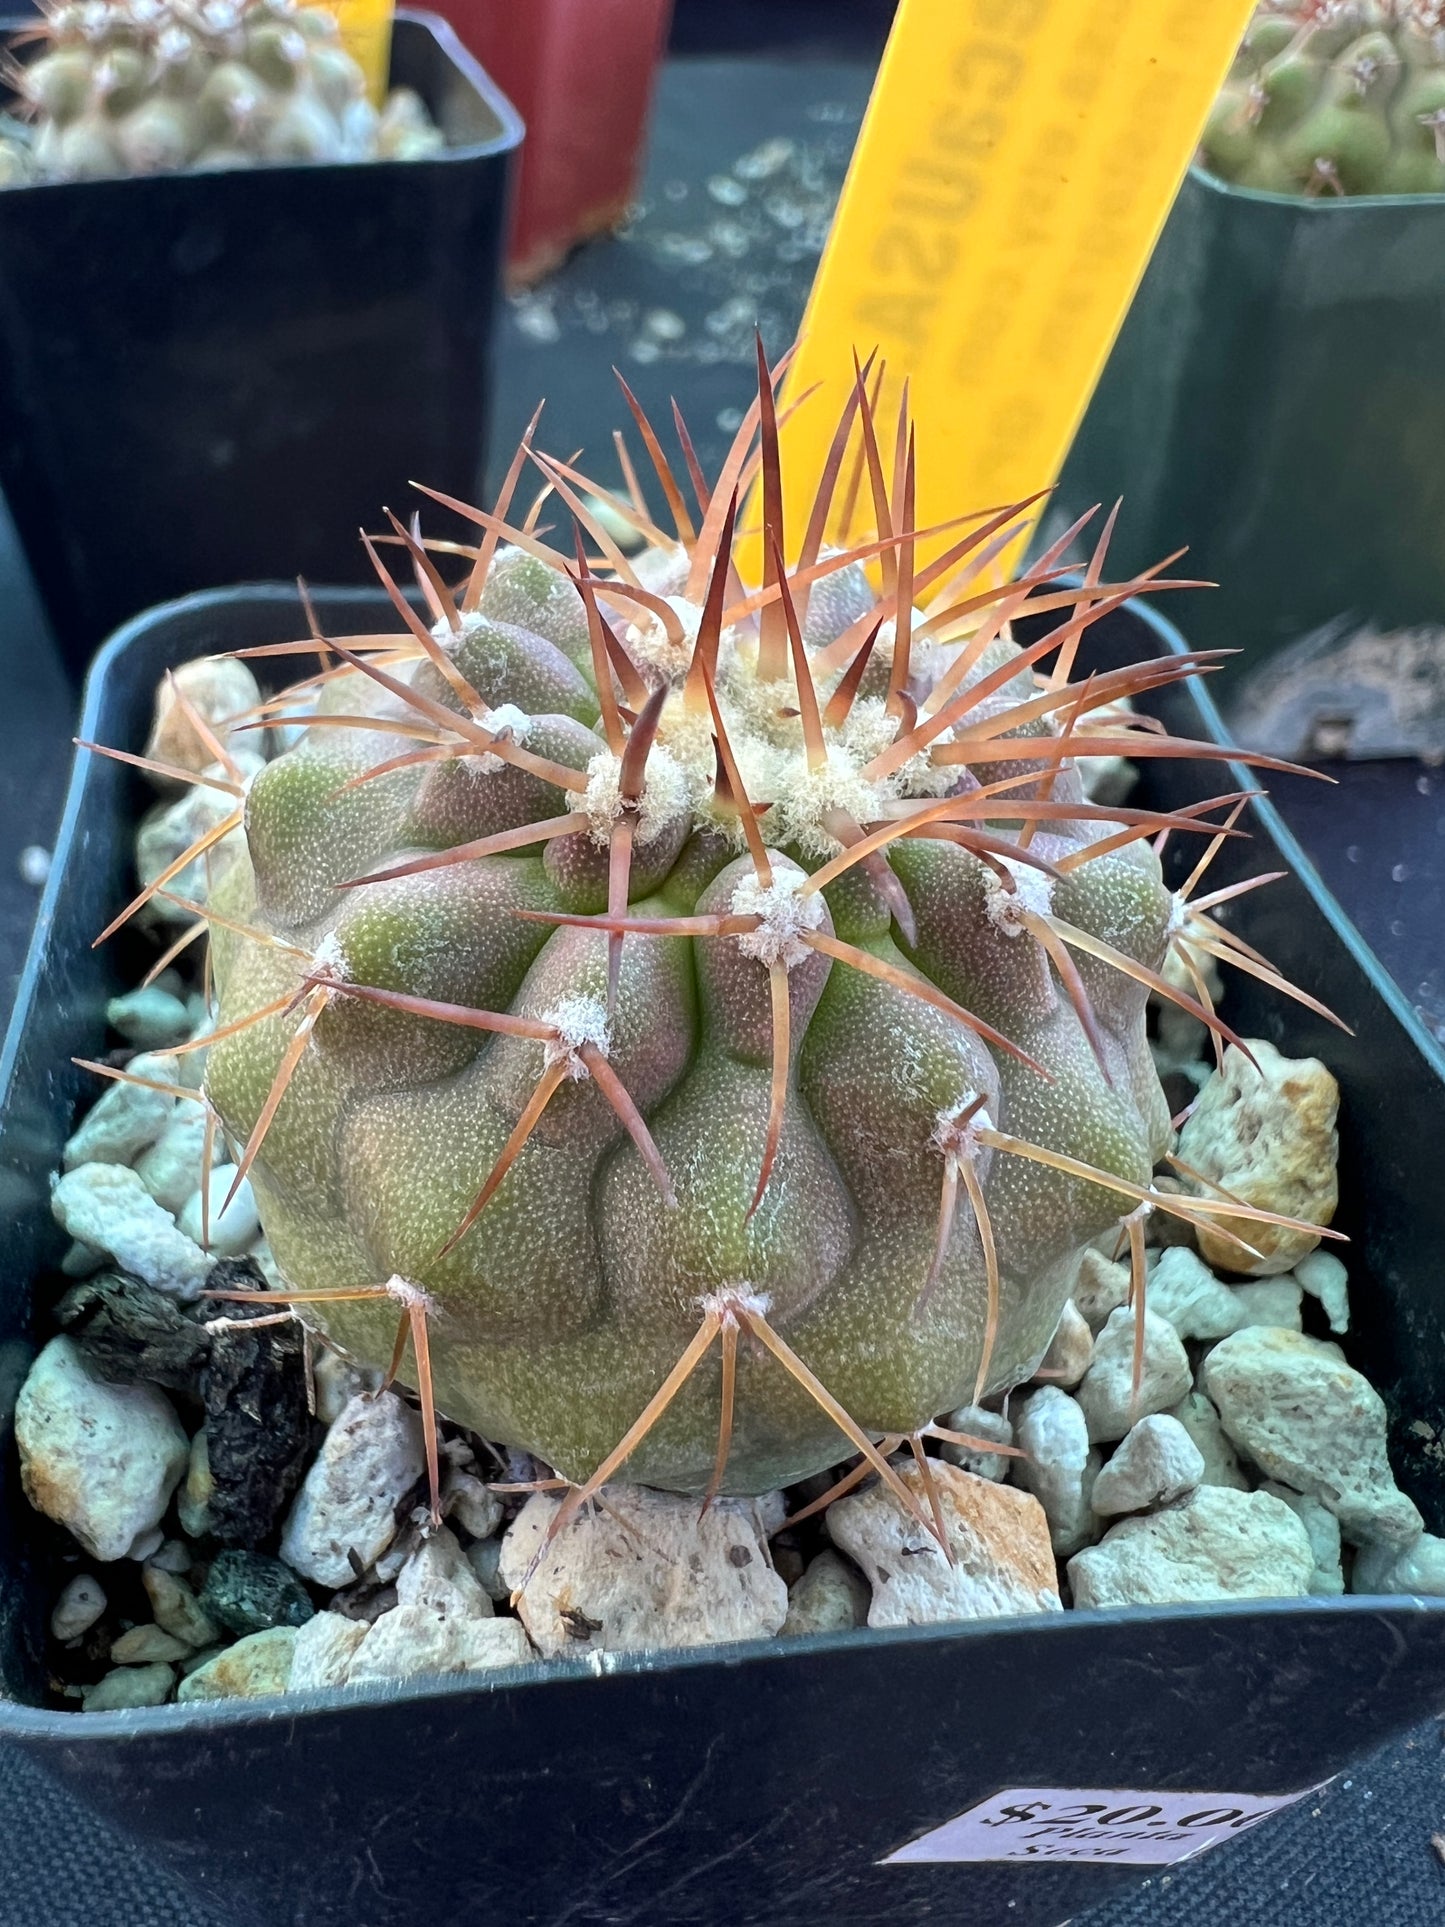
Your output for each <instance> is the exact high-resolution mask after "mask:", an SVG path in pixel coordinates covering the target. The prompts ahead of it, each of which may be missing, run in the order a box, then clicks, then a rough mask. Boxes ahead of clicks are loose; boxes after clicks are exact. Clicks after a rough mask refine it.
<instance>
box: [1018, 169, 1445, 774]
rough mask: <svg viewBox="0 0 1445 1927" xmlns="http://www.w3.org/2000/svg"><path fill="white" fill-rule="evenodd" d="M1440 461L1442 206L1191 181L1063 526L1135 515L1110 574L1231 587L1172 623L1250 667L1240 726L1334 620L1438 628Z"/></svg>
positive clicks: (1443, 529) (1196, 172) (1443, 562)
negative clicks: (1280, 662)
mask: <svg viewBox="0 0 1445 1927" xmlns="http://www.w3.org/2000/svg"><path fill="white" fill-rule="evenodd" d="M1442 447H1445V195H1410V196H1400V197H1392V198H1367V197H1360V198H1351V199H1338V198H1333V197H1326V196H1321V197H1320V198H1319V199H1316V200H1306V199H1303V198H1302V197H1300V196H1297V195H1282V194H1269V193H1261V192H1258V191H1255V190H1253V189H1248V188H1238V187H1232V186H1229V185H1227V184H1225V183H1224V182H1222V181H1219V180H1217V179H1216V178H1214V177H1213V176H1212V175H1210V174H1208V173H1206V172H1204V171H1203V170H1202V169H1200V168H1194V169H1192V170H1191V172H1190V173H1189V174H1188V176H1187V177H1186V179H1185V181H1184V184H1183V187H1182V188H1181V190H1180V193H1179V197H1178V200H1177V201H1176V203H1175V205H1174V209H1173V211H1172V213H1171V214H1170V216H1169V220H1168V223H1167V224H1166V226H1165V229H1164V233H1163V236H1162V238H1161V240H1160V243H1159V246H1158V248H1157V250H1156V252H1155V254H1154V257H1153V260H1152V261H1151V263H1150V265H1149V269H1148V271H1147V273H1146V275H1145V277H1144V281H1143V284H1142V286H1141V287H1140V290H1139V293H1138V295H1137V297H1136V299H1135V301H1134V305H1133V307H1132V309H1131V310H1130V313H1129V316H1128V319H1127V320H1126V322H1125V324H1124V328H1123V331H1122V333H1121V334H1120V337H1119V340H1118V343H1117V345H1116V347H1115V349H1114V352H1113V355H1112V357H1111V358H1110V360H1109V363H1108V365H1107V367H1106V369H1105V372H1104V375H1103V378H1102V380H1101V382H1100V385H1099V388H1098V391H1097V393H1096V394H1095V396H1094V400H1093V402H1092V404H1091V406H1090V408H1089V411H1088V414H1087V416H1086V418H1085V420H1084V423H1083V426H1082V428H1081V430H1080V432H1079V436H1078V438H1077V440H1076V442H1075V445H1074V448H1073V451H1072V453H1071V455H1070V457H1069V460H1068V464H1067V466H1066V469H1065V472H1064V477H1063V481H1062V485H1061V488H1060V490H1059V495H1058V498H1057V507H1056V508H1055V509H1054V511H1053V512H1052V513H1051V516H1050V518H1049V521H1050V525H1051V526H1052V524H1053V521H1054V516H1055V515H1057V516H1059V517H1061V518H1062V519H1060V520H1059V522H1058V526H1059V527H1060V528H1062V527H1063V526H1065V525H1066V524H1067V521H1068V520H1069V519H1071V518H1072V516H1073V515H1075V514H1077V513H1078V512H1079V511H1080V510H1081V509H1082V508H1085V507H1087V506H1088V505H1089V504H1090V503H1091V502H1094V501H1097V500H1099V499H1101V497H1102V498H1103V499H1107V500H1112V499H1113V498H1114V496H1115V495H1118V494H1120V493H1122V494H1123V496H1124V498H1125V507H1126V510H1127V513H1126V514H1125V515H1124V516H1123V518H1122V519H1121V522H1120V527H1119V540H1118V542H1117V543H1116V544H1115V546H1114V548H1113V550H1112V551H1111V555H1110V566H1111V567H1116V566H1117V567H1120V568H1122V569H1124V570H1132V569H1134V568H1138V567H1142V566H1147V564H1149V563H1151V562H1154V561H1156V560H1157V559H1158V558H1159V557H1160V556H1162V555H1167V554H1168V553H1170V552H1171V551H1172V550H1174V549H1176V548H1178V547H1179V546H1180V545H1181V544H1182V543H1185V542H1187V543H1189V545H1190V554H1189V569H1190V573H1191V574H1195V575H1202V576H1205V577H1207V578H1209V579H1210V580H1212V581H1217V582H1219V583H1220V584H1221V585H1222V587H1221V588H1219V589H1217V590H1214V591H1212V592H1211V593H1210V594H1208V595H1204V594H1193V595H1189V596H1186V597H1185V598H1184V599H1183V600H1182V601H1180V602H1179V603H1178V605H1177V613H1178V617H1179V621H1180V624H1181V626H1182V627H1183V628H1184V629H1185V630H1186V631H1187V632H1188V634H1189V636H1190V638H1191V640H1192V641H1193V642H1194V644H1195V645H1196V646H1197V647H1201V648H1203V647H1211V646H1214V645H1224V646H1227V647H1230V648H1237V649H1240V650H1242V651H1243V654H1242V655H1241V657H1240V658H1239V659H1238V660H1237V661H1236V662H1235V663H1234V664H1232V665H1227V666H1226V667H1225V669H1224V671H1223V672H1222V673H1221V674H1220V675H1219V676H1217V677H1216V678H1214V679H1213V684H1214V687H1215V689H1216V693H1217V694H1218V695H1219V701H1220V706H1221V708H1222V709H1223V711H1224V714H1225V717H1226V719H1227V720H1229V721H1230V722H1231V724H1234V723H1236V721H1237V719H1239V718H1241V717H1242V715H1243V712H1244V710H1245V707H1246V705H1247V703H1248V700H1249V697H1248V685H1249V683H1250V680H1251V677H1252V676H1253V675H1254V674H1255V672H1257V671H1258V670H1259V669H1260V667H1261V665H1265V664H1267V663H1268V661H1269V660H1270V659H1271V658H1272V657H1273V656H1275V655H1276V654H1277V652H1279V651H1280V650H1282V649H1283V648H1285V647H1286V646H1287V645H1288V644H1290V643H1293V642H1296V641H1298V640H1299V639H1301V638H1303V637H1305V636H1306V635H1309V634H1312V633H1313V632H1314V631H1316V630H1318V629H1320V628H1321V627H1323V626H1324V625H1326V624H1330V623H1332V622H1333V621H1334V619H1335V618H1337V617H1352V618H1354V619H1355V621H1356V622H1363V621H1369V622H1372V623H1375V624H1378V625H1379V626H1381V627H1384V628H1398V627H1404V626H1407V625H1411V624H1424V623H1442V622H1445V463H1442V461H1441V459H1440V450H1441V448H1442ZM1171 606H1173V605H1171ZM1344 626H1349V625H1344ZM1434 673H1435V675H1436V678H1437V680H1438V679H1439V676H1440V671H1439V670H1438V668H1437V670H1436V671H1435V672H1434ZM1347 707H1349V704H1348V699H1347ZM1403 707H1410V705H1403ZM1414 707H1416V708H1418V704H1416V705H1414ZM1441 708H1442V704H1441V702H1440V700H1439V696H1438V692H1437V696H1436V702H1435V716H1436V722H1437V727H1438V725H1439V717H1440V711H1441ZM1334 720H1335V721H1336V722H1337V723H1339V724H1343V725H1346V726H1348V725H1349V724H1350V723H1351V722H1352V721H1360V720H1362V719H1361V718H1358V717H1351V716H1350V715H1345V716H1341V717H1338V718H1335V719H1334ZM1396 722H1397V723H1398V718H1397V719H1396ZM1405 746H1407V745H1398V747H1405ZM1362 749H1363V746H1362ZM1363 753H1366V754H1368V753H1370V752H1369V750H1368V749H1363Z"/></svg>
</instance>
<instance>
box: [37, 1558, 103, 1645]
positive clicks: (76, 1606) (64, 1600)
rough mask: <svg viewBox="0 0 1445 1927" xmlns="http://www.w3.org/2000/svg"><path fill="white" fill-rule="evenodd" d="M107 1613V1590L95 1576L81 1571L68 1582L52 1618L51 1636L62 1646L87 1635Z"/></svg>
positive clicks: (56, 1604) (56, 1603)
mask: <svg viewBox="0 0 1445 1927" xmlns="http://www.w3.org/2000/svg"><path fill="white" fill-rule="evenodd" d="M104 1611H105V1589H104V1587H103V1586H102V1585H101V1583H100V1581H99V1580H98V1579H97V1578H96V1577H95V1575H94V1573H89V1572H78V1573H76V1575H75V1577H74V1578H73V1579H70V1580H67V1582H66V1584H65V1587H64V1589H63V1590H62V1592H61V1595H60V1597H59V1599H57V1600H56V1602H55V1610H54V1611H53V1612H52V1613H51V1615H50V1637H51V1638H52V1639H58V1640H59V1641H60V1643H61V1644H62V1645H64V1644H65V1642H66V1640H68V1639H79V1638H80V1635H81V1634H82V1633H88V1632H89V1631H90V1629H91V1627H92V1626H93V1625H94V1624H95V1622H96V1621H97V1620H98V1619H99V1618H100V1616H101V1614H102V1613H103V1612H104Z"/></svg>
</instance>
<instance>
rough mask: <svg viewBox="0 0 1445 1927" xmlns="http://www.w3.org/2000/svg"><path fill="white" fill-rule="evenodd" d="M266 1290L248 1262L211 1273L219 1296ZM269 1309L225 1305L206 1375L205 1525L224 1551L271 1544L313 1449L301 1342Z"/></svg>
mask: <svg viewBox="0 0 1445 1927" xmlns="http://www.w3.org/2000/svg"><path fill="white" fill-rule="evenodd" d="M262 1282H263V1281H262V1278H261V1275H260V1273H259V1271H258V1270H257V1269H256V1266H255V1265H254V1263H253V1262H252V1261H251V1260H250V1259H249V1258H223V1259H221V1260H220V1262H219V1263H218V1264H217V1266H216V1268H215V1270H214V1272H213V1273H212V1274H211V1284H212V1286H213V1288H214V1289H215V1290H217V1291H237V1292H241V1291H244V1292H259V1291H260V1289H261V1286H262ZM271 1309H272V1308H271V1306H270V1305H268V1304H267V1303H266V1302H265V1301H264V1300H261V1301H259V1302H255V1303H248V1302H246V1301H245V1300H244V1299H232V1300H229V1301H228V1302H227V1304H226V1311H225V1317H226V1320H227V1322H226V1325H225V1326H224V1328H223V1329H221V1330H219V1331H217V1332H216V1333H215V1335H214V1338H213V1340H212V1345H211V1356H210V1360H209V1362H208V1364H207V1366H206V1369H205V1372H204V1373H203V1374H202V1377H201V1396H202V1400H203V1402H204V1404H205V1408H206V1468H207V1473H208V1475H209V1478H210V1482H211V1491H210V1496H209V1498H208V1499H207V1502H206V1520H207V1525H208V1529H209V1531H210V1532H211V1534H212V1536H213V1537H214V1538H217V1539H219V1540H220V1541H221V1543H222V1544H223V1545H228V1546H247V1547H250V1548H252V1549H254V1548H255V1547H257V1546H259V1545H260V1544H261V1543H262V1542H263V1541H265V1540H267V1539H269V1538H270V1536H271V1534H272V1532H273V1530H274V1528H275V1525H276V1521H277V1519H278V1518H279V1517H280V1515H281V1511H282V1508H283V1507H284V1506H285V1504H286V1502H287V1501H288V1500H289V1499H290V1497H291V1495H292V1493H293V1492H294V1491H295V1490H296V1488H297V1486H298V1485H299V1483H300V1481H301V1475H302V1472H303V1471H304V1469H305V1465H306V1460H307V1457H308V1455H309V1453H310V1450H311V1443H312V1434H313V1428H312V1424H311V1414H310V1412H309V1411H308V1409H307V1402H306V1339H305V1334H304V1332H303V1330H302V1328H301V1326H300V1324H299V1323H297V1322H296V1320H294V1319H288V1320H286V1321H285V1322H283V1323H282V1324H279V1325H273V1324H269V1323H267V1322H265V1321H266V1319H267V1317H268V1315H269V1314H270V1312H271ZM253 1321H258V1322H254V1329H253Z"/></svg>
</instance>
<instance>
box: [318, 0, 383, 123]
mask: <svg viewBox="0 0 1445 1927" xmlns="http://www.w3.org/2000/svg"><path fill="white" fill-rule="evenodd" d="M331 10H332V12H333V13H334V14H335V15H336V22H337V25H338V26H339V27H340V28H341V44H342V45H343V46H344V47H345V49H346V51H347V52H348V53H349V54H350V55H351V58H352V59H353V60H354V61H355V62H356V64H357V66H358V67H360V69H361V71H362V72H363V73H364V74H365V75H366V91H367V93H368V94H369V95H370V97H371V104H372V105H373V107H380V106H381V104H382V102H383V101H384V100H385V99H386V87H387V77H388V75H389V74H390V72H391V21H392V15H393V13H394V12H395V11H396V9H395V6H394V3H393V0H331Z"/></svg>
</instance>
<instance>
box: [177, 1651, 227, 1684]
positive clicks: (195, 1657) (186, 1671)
mask: <svg viewBox="0 0 1445 1927" xmlns="http://www.w3.org/2000/svg"><path fill="white" fill-rule="evenodd" d="M225 1650H226V1648H225V1646H202V1647H201V1649H200V1651H199V1652H195V1653H188V1654H187V1655H186V1657H185V1658H184V1659H183V1660H182V1661H181V1662H180V1664H179V1665H178V1666H177V1668H176V1671H177V1672H178V1673H179V1674H180V1676H181V1678H182V1679H189V1678H190V1676H191V1674H192V1673H195V1672H199V1671H200V1669H201V1667H202V1666H209V1665H210V1663H211V1661H212V1660H213V1659H218V1658H219V1657H220V1655H221V1654H222V1653H224V1652H225Z"/></svg>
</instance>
